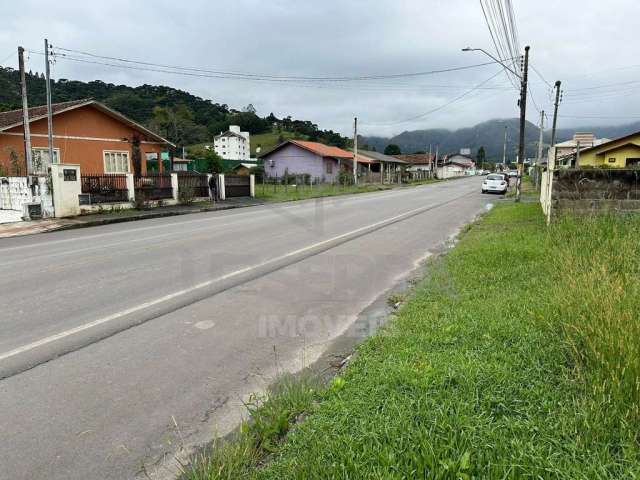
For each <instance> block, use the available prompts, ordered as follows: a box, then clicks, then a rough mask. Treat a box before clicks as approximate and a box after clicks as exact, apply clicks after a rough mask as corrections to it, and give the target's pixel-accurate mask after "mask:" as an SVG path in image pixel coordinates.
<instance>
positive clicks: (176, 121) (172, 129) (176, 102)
mask: <svg viewBox="0 0 640 480" xmlns="http://www.w3.org/2000/svg"><path fill="white" fill-rule="evenodd" d="M51 90H52V99H53V102H65V101H68V100H78V99H82V98H93V99H95V100H98V101H100V102H103V103H105V104H106V105H107V106H109V107H111V108H113V109H114V110H117V111H118V112H120V113H123V114H124V115H126V116H128V117H130V118H132V119H133V120H135V121H137V122H139V123H142V124H143V125H146V126H148V127H150V128H152V129H154V130H155V131H157V132H158V133H160V134H161V135H163V136H165V137H166V138H168V139H169V140H172V141H173V142H174V143H175V144H176V145H179V146H182V145H190V144H194V143H201V142H208V141H212V139H213V136H214V135H216V134H218V133H220V132H221V131H224V130H227V128H228V127H229V125H240V127H241V128H242V129H243V130H245V131H248V132H250V133H252V134H258V133H263V132H270V131H272V128H273V126H274V124H277V126H278V128H280V129H282V130H284V131H286V132H290V133H291V134H293V136H296V135H299V136H300V137H301V138H306V139H311V140H317V141H321V142H324V143H327V144H329V145H335V146H339V147H345V146H346V142H347V139H346V138H345V137H343V136H341V135H340V134H338V133H336V132H333V131H331V130H320V129H319V128H318V126H317V125H316V124H314V123H313V122H311V121H305V120H294V119H292V118H291V117H286V118H277V117H275V116H274V115H273V114H270V115H268V116H266V117H260V116H258V115H257V114H256V111H255V109H254V108H253V106H251V105H247V106H246V107H245V108H243V109H241V110H236V109H233V108H231V107H229V106H228V105H226V104H221V103H214V102H212V101H211V100H206V99H203V98H200V97H196V96H195V95H192V94H190V93H188V92H185V91H182V90H178V89H175V88H171V87H165V86H154V85H142V86H140V87H129V86H126V85H114V84H110V83H105V82H102V81H100V80H94V81H92V82H80V81H74V80H66V79H59V80H56V81H52V89H51ZM27 92H28V97H29V105H31V106H36V105H43V104H44V103H45V101H46V95H45V81H44V76H43V75H42V74H38V73H31V72H30V73H29V74H28V75H27ZM20 106H21V99H20V77H19V73H18V71H17V70H13V69H11V68H3V67H0V111H5V110H12V109H16V108H20Z"/></svg>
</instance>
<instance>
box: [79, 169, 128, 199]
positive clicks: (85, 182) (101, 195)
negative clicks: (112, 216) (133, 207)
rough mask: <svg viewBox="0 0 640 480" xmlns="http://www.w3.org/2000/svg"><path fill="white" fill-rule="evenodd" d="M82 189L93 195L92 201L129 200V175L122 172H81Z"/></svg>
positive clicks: (85, 192)
mask: <svg viewBox="0 0 640 480" xmlns="http://www.w3.org/2000/svg"><path fill="white" fill-rule="evenodd" d="M80 182H81V185H80V187H81V190H82V193H83V194H89V195H90V196H91V203H108V202H127V201H128V200H129V190H128V188H127V176H126V175H121V174H84V173H83V174H81V175H80Z"/></svg>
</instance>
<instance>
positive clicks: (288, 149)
mask: <svg viewBox="0 0 640 480" xmlns="http://www.w3.org/2000/svg"><path fill="white" fill-rule="evenodd" d="M346 162H348V163H350V162H349V161H346ZM327 164H331V172H330V173H327ZM285 170H288V171H289V174H290V175H304V174H307V175H310V176H311V177H312V178H314V179H316V178H319V179H320V180H321V181H324V182H333V181H334V180H335V179H336V178H337V177H338V174H339V172H338V161H337V160H335V159H333V158H328V157H324V158H323V157H321V156H320V155H316V154H315V153H313V152H310V151H309V150H306V149H304V148H301V147H299V146H297V145H294V144H291V143H290V144H288V145H285V146H284V147H282V148H281V149H279V150H276V151H275V152H273V153H271V154H270V155H268V156H267V157H265V158H264V171H265V173H266V174H267V176H268V177H282V176H284V173H285Z"/></svg>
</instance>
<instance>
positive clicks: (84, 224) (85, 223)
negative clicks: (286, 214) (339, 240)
mask: <svg viewBox="0 0 640 480" xmlns="http://www.w3.org/2000/svg"><path fill="white" fill-rule="evenodd" d="M260 205H264V203H251V204H247V205H225V206H222V207H217V208H212V207H202V208H198V209H193V210H189V211H177V210H174V211H170V212H155V213H149V214H145V215H131V216H126V217H114V218H103V219H95V220H82V219H81V217H75V218H73V219H71V220H72V221H74V222H77V223H68V224H64V225H60V226H58V227H56V228H52V229H51V230H47V231H46V232H28V233H23V234H18V235H9V236H6V237H5V236H3V235H2V233H0V239H2V238H16V237H26V236H29V235H40V234H41V233H51V232H60V231H63V230H75V229H78V228H88V227H98V226H101V225H111V224H115V223H126V222H137V221H140V220H151V219H154V218H163V217H177V216H180V215H190V214H193V213H206V212H217V211H223V210H233V209H235V208H247V207H258V206H260Z"/></svg>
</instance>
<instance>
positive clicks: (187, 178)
mask: <svg viewBox="0 0 640 480" xmlns="http://www.w3.org/2000/svg"><path fill="white" fill-rule="evenodd" d="M178 189H179V190H183V189H184V190H186V191H192V192H193V196H194V197H208V196H209V177H208V175H207V174H206V173H197V172H178Z"/></svg>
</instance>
